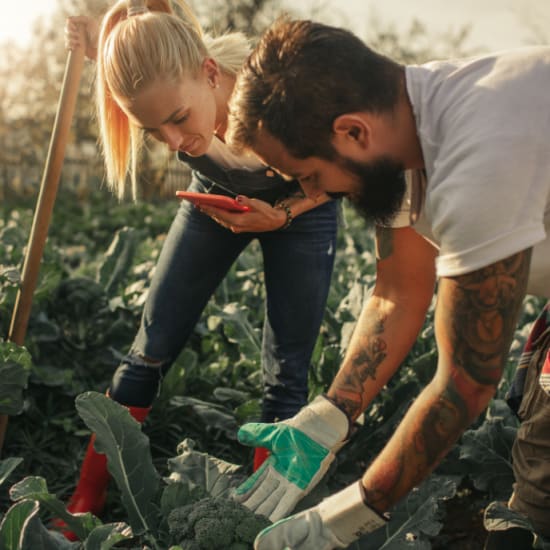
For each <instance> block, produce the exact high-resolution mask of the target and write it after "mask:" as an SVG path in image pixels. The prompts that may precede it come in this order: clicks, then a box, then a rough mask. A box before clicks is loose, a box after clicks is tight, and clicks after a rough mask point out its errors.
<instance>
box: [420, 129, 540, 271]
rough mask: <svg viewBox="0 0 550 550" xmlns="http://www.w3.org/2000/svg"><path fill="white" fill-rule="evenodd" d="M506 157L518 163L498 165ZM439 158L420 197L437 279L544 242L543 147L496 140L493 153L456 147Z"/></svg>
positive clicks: (475, 145)
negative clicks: (423, 196)
mask: <svg viewBox="0 0 550 550" xmlns="http://www.w3.org/2000/svg"><path fill="white" fill-rule="evenodd" d="M480 151H483V153H482V154H481V153H480ZM510 155H512V156H515V157H516V158H517V159H518V162H517V163H510V162H502V159H503V158H509V156H510ZM440 158H441V159H442V160H441V161H440V162H439V163H438V165H437V167H436V170H435V171H434V174H433V177H432V178H431V179H430V184H429V186H428V189H429V191H428V195H427V199H426V214H427V217H428V218H429V220H430V225H431V228H432V232H433V235H434V237H435V239H436V240H437V242H438V243H439V247H440V252H439V257H438V258H437V260H436V266H437V273H438V275H439V276H441V277H445V276H448V277H452V276H456V275H462V274H465V273H468V272H471V271H475V270H477V269H480V268H482V267H485V266H487V265H490V264H492V263H494V262H497V261H499V260H502V259H504V258H507V257H508V256H511V255H512V254H515V253H517V252H519V251H521V250H524V249H525V248H528V247H530V246H533V245H534V244H536V243H537V242H540V241H542V240H543V239H544V238H545V230H544V220H543V210H541V208H540V204H541V201H542V203H543V204H544V203H545V202H546V193H547V191H546V186H545V185H541V181H543V180H544V179H545V178H547V177H548V175H547V174H546V175H542V173H541V172H542V171H545V170H549V169H550V166H549V161H548V159H546V155H544V149H543V147H541V146H537V144H536V143H533V141H531V140H529V139H525V140H523V141H522V140H520V139H518V138H517V137H515V138H510V139H508V140H506V139H501V140H499V143H498V150H497V148H496V147H495V148H491V147H490V146H489V147H488V146H487V143H484V144H483V147H481V146H480V144H479V143H470V144H469V145H468V146H464V144H459V143H456V144H455V147H454V148H453V149H452V150H449V149H448V150H447V154H445V152H443V154H441V155H440ZM520 159H521V160H520Z"/></svg>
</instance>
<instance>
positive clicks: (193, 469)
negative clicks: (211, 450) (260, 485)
mask: <svg viewBox="0 0 550 550" xmlns="http://www.w3.org/2000/svg"><path fill="white" fill-rule="evenodd" d="M168 467H169V468H170V471H171V474H170V477H169V480H171V481H177V482H180V483H183V484H184V485H186V486H187V487H189V490H190V491H195V490H196V488H200V489H202V490H203V491H204V492H205V493H206V494H208V495H210V496H213V497H218V496H228V494H229V492H230V490H231V489H232V488H233V487H236V486H237V485H238V484H239V483H240V482H241V481H242V480H243V474H242V468H241V466H239V465H237V464H231V463H230V462H225V461H224V460H221V459H220V458H216V457H214V456H210V455H208V454H207V453H201V452H199V451H195V442H194V441H193V440H192V439H185V440H184V441H182V442H181V443H180V444H179V445H178V456H176V457H174V458H171V459H169V460H168Z"/></svg>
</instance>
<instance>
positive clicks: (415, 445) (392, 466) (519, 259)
mask: <svg viewBox="0 0 550 550" xmlns="http://www.w3.org/2000/svg"><path fill="white" fill-rule="evenodd" d="M530 257H531V251H530V250H527V251H524V252H520V253H518V254H515V255H514V256H511V257H510V258H507V259H505V260H502V261H500V262H497V263H495V264H492V265H490V266H488V267H486V268H483V269H480V270H478V271H476V272H474V273H471V274H467V275H462V276H459V277H455V278H453V279H452V280H447V281H445V283H444V285H443V286H442V287H441V288H440V295H439V297H438V302H440V303H438V312H437V317H438V320H437V324H438V329H437V333H438V352H439V355H440V357H439V362H440V365H439V366H438V369H442V372H445V373H447V374H446V376H444V377H443V378H442V380H445V383H444V385H441V381H437V382H436V381H435V380H434V382H432V383H431V384H430V385H429V386H428V387H427V388H425V390H424V391H423V392H422V393H421V394H420V396H419V397H418V399H417V400H416V401H415V403H414V404H413V405H412V406H411V408H410V409H409V411H408V413H407V414H406V415H405V418H404V419H403V421H402V422H401V424H400V426H399V427H398V429H397V431H396V433H395V434H394V436H393V437H392V439H391V440H390V441H389V443H388V446H387V447H386V449H384V451H382V454H381V455H380V457H379V458H378V459H377V461H376V462H375V464H374V465H373V467H372V468H371V469H369V470H367V472H366V474H365V477H364V485H365V488H366V491H367V495H368V496H367V498H368V500H369V503H371V504H372V505H373V506H374V507H375V508H377V509H378V510H387V509H389V508H390V507H391V506H392V505H394V504H395V503H396V502H397V501H398V500H400V498H402V497H403V496H404V495H406V494H407V493H408V492H409V491H410V490H411V489H412V488H413V487H414V486H416V485H418V484H419V483H420V482H422V480H423V479H425V477H426V476H427V475H428V474H429V472H431V471H432V470H433V468H435V466H437V464H438V463H439V462H440V461H441V460H442V458H443V457H444V456H445V455H446V454H447V453H448V452H449V450H450V449H451V448H452V446H453V445H454V443H455V442H456V441H457V439H458V438H459V437H460V435H461V434H462V433H463V432H464V430H465V429H466V428H467V427H468V426H469V425H470V424H471V423H472V421H473V420H474V419H475V418H476V416H477V415H478V414H480V413H481V412H482V410H483V409H484V408H485V407H486V406H487V404H488V402H489V399H490V398H491V396H492V395H493V394H494V389H495V388H496V386H497V384H498V383H499V380H500V377H501V374H502V370H503V367H504V365H505V361H506V356H507V354H508V351H509V347H510V343H511V341H512V337H513V334H514V330H515V325H516V322H517V318H518V314H519V311H520V308H521V304H522V301H523V298H524V296H525V290H526V285H527V277H528V273H529V264H530Z"/></svg>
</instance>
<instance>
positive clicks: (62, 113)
mask: <svg viewBox="0 0 550 550" xmlns="http://www.w3.org/2000/svg"><path fill="white" fill-rule="evenodd" d="M81 32H82V33H83V32H84V29H81ZM84 43H85V41H84V39H82V40H81V41H80V44H81V45H80V46H78V47H77V48H75V49H74V50H72V51H70V52H69V54H68V56H67V63H66V65H65V75H64V77H63V83H62V86H61V93H60V96H59V104H58V106H57V113H56V115H55V121H54V124H53V130H52V137H51V140H50V147H49V150H48V156H47V157H46V164H45V167H44V173H43V175H42V182H41V183H40V193H39V195H38V200H37V204H36V209H35V212H34V218H33V222H32V228H31V233H30V236H29V242H28V244H27V251H26V255H25V262H24V264H23V273H22V275H21V285H20V287H19V291H18V292H17V296H16V298H15V305H14V308H13V314H12V318H11V325H10V329H9V334H8V340H11V341H12V342H14V343H15V344H17V345H19V346H22V345H23V344H24V341H25V335H26V332H27V325H28V322H29V317H30V312H31V306H32V298H33V294H34V290H35V288H36V283H37V281H38V272H39V270H40V262H41V261H42V254H43V252H44V245H45V244H46V239H47V236H48V226H49V224H50V219H51V216H52V211H53V205H54V203H55V197H56V194H57V188H58V185H59V177H60V175H61V168H62V166H63V158H64V156H65V146H66V144H67V138H68V136H69V131H70V128H71V122H72V118H73V114H74V110H75V105H76V98H77V96H78V88H79V85H80V77H81V75H82V69H83V67H84V46H83V45H82V44H84ZM7 423H8V418H7V415H0V451H1V450H2V446H3V443H4V436H5V433H6V427H7Z"/></svg>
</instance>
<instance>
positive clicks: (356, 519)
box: [254, 481, 387, 550]
mask: <svg viewBox="0 0 550 550" xmlns="http://www.w3.org/2000/svg"><path fill="white" fill-rule="evenodd" d="M386 521H387V519H386V518H384V517H383V516H381V515H380V514H379V513H378V512H376V511H375V510H373V509H372V508H370V507H369V506H368V505H367V504H366V503H365V501H364V489H363V486H362V484H361V482H360V481H359V482H357V483H354V484H353V485H350V486H349V487H346V488H345V489H344V490H343V491H340V492H338V493H336V494H334V495H332V496H330V497H328V498H325V499H324V500H323V501H321V503H320V504H318V505H317V506H314V507H313V508H309V509H308V510H304V511H303V512H300V513H299V514H296V515H294V516H290V517H289V518H286V519H282V520H281V521H278V522H277V523H275V524H274V525H271V526H269V527H268V528H267V529H264V530H263V531H262V532H261V533H260V534H259V535H258V536H257V537H256V540H255V541H254V549H255V550H284V549H285V548H292V550H331V549H332V548H347V547H348V546H349V545H350V544H351V543H352V542H353V541H354V540H356V539H358V538H359V537H360V536H362V535H365V534H367V533H370V532H372V531H375V530H376V529H378V528H379V527H382V526H383V525H384V524H385V523H386Z"/></svg>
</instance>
